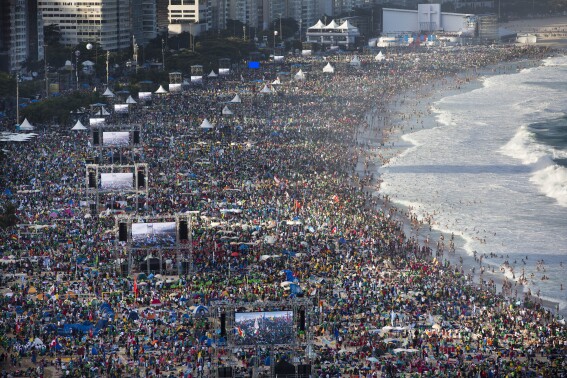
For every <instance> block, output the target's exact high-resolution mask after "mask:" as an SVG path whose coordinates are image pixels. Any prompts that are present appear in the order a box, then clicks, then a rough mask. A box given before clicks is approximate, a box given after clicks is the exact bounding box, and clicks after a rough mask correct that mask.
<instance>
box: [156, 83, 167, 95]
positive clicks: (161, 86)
mask: <svg viewBox="0 0 567 378" xmlns="http://www.w3.org/2000/svg"><path fill="white" fill-rule="evenodd" d="M154 93H155V94H164V93H167V91H166V90H165V89H164V88H163V85H160V86H159V88H158V90H157V91H155V92H154Z"/></svg>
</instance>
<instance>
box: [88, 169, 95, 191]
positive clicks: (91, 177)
mask: <svg viewBox="0 0 567 378" xmlns="http://www.w3.org/2000/svg"><path fill="white" fill-rule="evenodd" d="M89 188H96V172H89Z"/></svg>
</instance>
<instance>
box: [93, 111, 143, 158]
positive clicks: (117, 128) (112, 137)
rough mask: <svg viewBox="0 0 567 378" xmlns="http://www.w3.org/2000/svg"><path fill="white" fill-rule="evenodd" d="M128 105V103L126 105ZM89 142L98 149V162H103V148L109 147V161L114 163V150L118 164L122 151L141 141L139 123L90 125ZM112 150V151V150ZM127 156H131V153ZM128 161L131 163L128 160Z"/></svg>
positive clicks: (139, 143) (138, 144)
mask: <svg viewBox="0 0 567 378" xmlns="http://www.w3.org/2000/svg"><path fill="white" fill-rule="evenodd" d="M126 106H128V105H126ZM90 143H91V146H92V147H93V148H97V149H98V150H99V160H98V161H99V163H101V164H102V163H104V157H105V154H104V152H105V149H109V150H107V151H106V152H108V154H107V156H108V157H109V160H110V161H109V163H111V164H114V163H115V157H116V156H115V153H114V152H115V151H117V152H118V164H122V163H123V161H122V159H123V151H124V150H125V149H126V150H127V149H129V150H132V149H133V148H135V147H139V146H140V145H141V143H142V133H141V127H140V126H139V125H108V126H106V125H104V124H100V125H97V126H96V127H94V126H93V127H91V138H90ZM113 150H114V151H113ZM130 152H132V151H130ZM129 156H133V154H132V153H130V154H129ZM129 163H132V162H131V161H129Z"/></svg>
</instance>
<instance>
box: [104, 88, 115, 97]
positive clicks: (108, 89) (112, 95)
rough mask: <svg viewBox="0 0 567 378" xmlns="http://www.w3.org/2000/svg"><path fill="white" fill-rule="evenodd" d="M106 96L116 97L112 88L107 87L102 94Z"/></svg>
mask: <svg viewBox="0 0 567 378" xmlns="http://www.w3.org/2000/svg"><path fill="white" fill-rule="evenodd" d="M102 95H103V96H104V97H114V93H112V91H111V90H110V88H106V90H105V91H104V93H103V94H102Z"/></svg>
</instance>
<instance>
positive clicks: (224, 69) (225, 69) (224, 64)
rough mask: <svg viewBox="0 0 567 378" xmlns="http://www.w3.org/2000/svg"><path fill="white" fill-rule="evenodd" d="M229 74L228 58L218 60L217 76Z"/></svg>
mask: <svg viewBox="0 0 567 378" xmlns="http://www.w3.org/2000/svg"><path fill="white" fill-rule="evenodd" d="M229 73H230V58H220V59H219V76H224V75H228V74H229Z"/></svg>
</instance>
